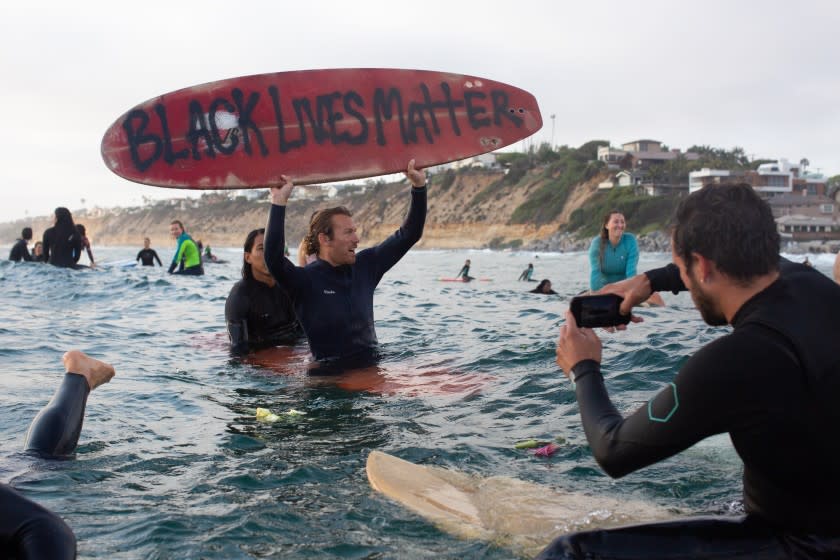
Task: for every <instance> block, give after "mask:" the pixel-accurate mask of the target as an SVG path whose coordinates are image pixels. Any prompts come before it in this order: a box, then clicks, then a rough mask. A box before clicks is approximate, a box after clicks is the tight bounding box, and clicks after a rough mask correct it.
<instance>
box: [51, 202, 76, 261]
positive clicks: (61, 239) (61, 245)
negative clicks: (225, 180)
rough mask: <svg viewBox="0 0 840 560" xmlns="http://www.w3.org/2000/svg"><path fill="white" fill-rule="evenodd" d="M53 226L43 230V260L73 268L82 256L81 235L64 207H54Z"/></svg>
mask: <svg viewBox="0 0 840 560" xmlns="http://www.w3.org/2000/svg"><path fill="white" fill-rule="evenodd" d="M53 224H54V225H53V226H52V227H50V228H47V229H46V230H45V231H44V238H43V241H44V261H46V262H48V263H50V264H52V265H55V266H62V267H66V268H75V267H76V263H77V262H79V257H81V256H82V236H81V235H79V232H78V230H77V229H76V224H74V223H73V215H72V214H70V210H68V209H67V208H64V207H61V206H60V207H58V208H56V209H55V218H54V221H53Z"/></svg>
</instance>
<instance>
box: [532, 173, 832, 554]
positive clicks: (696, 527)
mask: <svg viewBox="0 0 840 560" xmlns="http://www.w3.org/2000/svg"><path fill="white" fill-rule="evenodd" d="M674 222H675V224H676V225H675V227H674V231H673V237H672V251H673V255H672V256H673V261H674V264H670V265H668V266H666V267H664V268H661V269H657V270H652V271H648V272H646V273H645V274H640V275H638V276H635V277H633V278H630V279H628V280H625V281H623V282H619V283H617V284H615V285H613V286H607V287H605V289H604V290H602V292H611V293H616V294H618V295H621V296H623V297H624V301H623V303H622V309H621V311H622V312H623V313H625V314H629V313H630V311H631V309H632V307H633V306H634V305H638V304H639V303H641V302H643V301H644V300H645V299H647V298H648V297H649V296H650V294H651V293H653V292H655V291H664V290H670V291H673V292H677V291H681V290H685V289H688V290H689V291H690V292H691V297H692V299H693V301H694V303H695V305H696V306H697V308H698V310H699V311H700V314H701V316H702V317H703V319H704V320H705V321H706V323H708V324H709V325H712V326H716V325H726V324H729V325H731V326H732V331H731V332H730V333H728V334H725V335H724V336H722V337H720V338H718V339H717V340H714V341H712V342H711V343H709V344H707V345H705V346H704V347H703V348H701V349H700V350H699V351H698V352H697V353H696V354H694V355H693V356H692V357H691V358H689V359H688V361H686V362H685V363H684V365H683V366H682V367H681V368H680V371H679V373H677V375H676V376H675V377H674V379H673V381H672V382H671V383H668V385H667V386H665V387H664V388H663V389H662V390H661V391H660V392H659V393H657V394H656V395H655V396H653V398H651V399H650V400H649V401H648V402H647V403H646V404H644V405H643V406H642V407H640V408H639V409H638V410H636V411H635V412H633V413H631V414H630V415H629V416H627V417H622V415H621V413H620V412H618V410H616V408H615V407H614V406H613V404H612V402H611V400H610V397H609V394H608V393H607V387H606V385H607V383H605V380H604V378H603V376H602V374H601V368H600V362H601V342H600V340H599V338H598V336H597V335H596V334H595V332H594V331H592V330H591V329H585V328H578V327H577V325H576V324H575V320H574V317H573V316H572V314H571V313H568V312H567V313H566V324H565V325H564V326H563V327H561V330H560V338H559V340H558V342H557V364H558V365H559V366H560V368H562V370H563V372H564V373H565V374H566V376H567V377H570V378H571V379H573V380H574V388H575V394H576V396H577V401H578V405H579V408H580V415H581V421H582V423H583V428H584V432H585V433H586V439H587V441H588V442H589V446H590V448H591V449H592V454H593V455H594V457H595V459H596V460H597V462H598V464H599V465H600V466H601V467H602V468H603V469H604V471H605V472H606V473H607V474H609V475H610V476H612V477H621V476H624V475H626V474H628V473H631V472H634V471H636V470H639V469H642V468H644V467H646V466H648V465H651V464H654V463H657V462H659V461H661V460H663V459H666V458H667V457H670V456H672V455H675V454H677V453H679V452H681V451H683V450H685V449H687V448H689V447H691V446H692V445H694V444H695V443H697V442H699V441H700V440H702V439H705V438H707V437H709V436H711V435H714V434H721V433H729V437H730V439H731V441H732V444H733V446H734V448H735V451H736V452H737V453H738V456H739V457H740V458H741V460H742V461H743V462H744V474H743V488H744V490H743V493H744V510H745V512H746V515H744V516H733V517H704V518H688V519H682V520H677V521H668V522H661V523H652V524H644V525H634V526H626V527H619V528H614V529H605V530H595V531H585V532H580V533H573V534H570V535H564V536H562V537H559V538H557V539H555V540H554V541H553V542H552V543H551V544H550V545H549V546H548V547H547V548H546V549H544V550H543V551H542V553H541V554H540V555H539V556H538V558H539V559H541V560H549V559H560V558H602V559H617V558H621V559H624V560H630V559H635V558H639V559H641V558H645V559H664V558H683V559H687V558H716V559H726V558H739V559H741V558H750V559H792V558H797V559H805V558H840V477H838V475H837V474H838V472H840V446H838V445H837V441H836V440H835V439H834V429H835V428H836V427H837V426H838V425H840V407H838V406H837V403H838V401H840V358H838V354H837V351H836V347H835V346H834V344H832V343H831V342H829V341H836V340H840V321H838V319H837V318H838V317H840V286H837V284H836V283H834V282H832V281H831V279H829V278H828V277H827V276H825V275H823V274H822V273H820V272H818V271H815V270H814V269H813V268H812V267H808V266H804V265H802V264H799V263H792V262H790V261H787V260H786V259H781V260H780V258H779V234H778V231H777V229H776V223H775V221H774V219H773V214H772V212H771V210H770V207H769V206H768V205H767V203H766V202H764V201H763V200H761V199H760V198H759V197H758V195H757V194H756V193H755V191H754V190H753V188H752V187H751V186H749V185H746V184H743V183H742V184H737V185H709V186H707V187H704V188H703V189H701V190H699V191H697V192H695V193H693V194H691V195H689V196H688V197H686V198H685V199H684V200H683V201H682V202H681V203H680V205H679V207H678V208H677V211H676V217H675V220H674ZM634 319H635V321H639V320H640V319H639V318H634Z"/></svg>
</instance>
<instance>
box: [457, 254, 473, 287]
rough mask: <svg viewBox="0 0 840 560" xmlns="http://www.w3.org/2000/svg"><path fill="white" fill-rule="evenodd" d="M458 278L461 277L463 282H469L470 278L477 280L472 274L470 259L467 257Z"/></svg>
mask: <svg viewBox="0 0 840 560" xmlns="http://www.w3.org/2000/svg"><path fill="white" fill-rule="evenodd" d="M458 278H460V279H461V281H462V282H469V281H470V280H475V278H473V277H472V276H470V259H467V260H466V261H465V262H464V266H462V267H461V271H460V272H459V273H458Z"/></svg>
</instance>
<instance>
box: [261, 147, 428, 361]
mask: <svg viewBox="0 0 840 560" xmlns="http://www.w3.org/2000/svg"><path fill="white" fill-rule="evenodd" d="M405 175H406V177H407V178H408V180H409V182H410V183H411V205H410V206H409V209H408V215H407V217H406V219H405V222H403V224H402V226H401V227H400V228H399V229H398V230H397V231H396V232H395V233H393V234H392V235H391V236H390V237H388V238H387V239H386V240H385V241H383V242H382V243H380V244H379V245H376V246H374V247H371V248H369V249H365V250H364V251H360V252H359V253H358V254H356V248H357V246H358V245H359V236H358V235H357V234H356V225H355V224H354V223H353V218H352V217H351V214H350V212H349V211H348V210H347V209H346V208H343V207H337V208H328V209H326V210H321V211H320V212H318V213H317V214H316V215H315V216H313V217H312V219H311V220H310V223H309V233H308V234H307V246H308V247H310V248H311V249H312V252H313V253H317V255H318V259H317V260H316V261H315V262H313V263H311V264H309V265H307V266H306V267H305V268H300V267H297V266H295V265H294V263H292V261H290V260H289V259H288V258H286V257H285V256H284V254H283V253H284V248H285V241H286V238H285V232H284V227H285V218H286V203H287V202H288V200H289V195H290V194H291V192H292V188H293V184H292V181H291V180H290V179H289V178H288V177H285V176H283V180H284V181H285V182H284V184H283V185H281V186H280V187H272V189H271V203H272V204H271V209H270V211H269V218H268V225H267V226H266V233H265V262H266V264H267V265H268V270H269V272H270V273H271V275H272V276H274V278H275V279H276V280H277V283H278V284H280V286H281V287H283V288H284V289H286V291H288V293H289V296H290V297H291V298H292V301H294V304H295V311H296V312H297V316H298V319H299V320H300V322H301V324H302V325H303V330H304V331H305V332H306V337H307V338H308V339H309V348H310V350H311V351H312V355H313V356H314V357H315V360H317V361H318V362H319V363H320V364H321V365H322V366H325V365H326V364H327V363H330V362H332V365H335V366H336V372H338V371H340V370H341V369H343V368H349V367H363V366H367V365H370V364H371V363H374V362H375V360H376V346H377V339H376V330H375V329H374V324H373V292H374V290H375V289H376V285H377V284H378V283H379V281H380V280H381V279H382V276H383V275H384V274H385V273H386V272H387V271H388V270H389V269H390V268H391V267H392V266H394V265H395V264H397V262H398V261H399V260H400V259H401V258H402V257H403V255H405V254H406V253H407V252H408V250H409V249H410V248H411V247H412V246H413V245H414V244H415V243H417V241H419V240H420V237H421V236H422V235H423V226H424V224H425V222H426V174H425V173H424V172H423V171H422V170H420V169H415V167H414V160H411V161H410V162H409V163H408V168H407V169H406V171H405ZM339 359H340V360H341V362H340V364H339V363H336V360H339ZM319 373H327V371H326V370H322V371H319Z"/></svg>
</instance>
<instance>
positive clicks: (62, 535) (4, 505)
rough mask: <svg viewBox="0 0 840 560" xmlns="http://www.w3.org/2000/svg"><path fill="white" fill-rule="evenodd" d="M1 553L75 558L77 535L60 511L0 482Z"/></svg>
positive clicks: (32, 558)
mask: <svg viewBox="0 0 840 560" xmlns="http://www.w3.org/2000/svg"><path fill="white" fill-rule="evenodd" d="M0 557H2V558H16V559H18V560H24V559H25V560H42V559H49V560H72V559H73V558H75V557H76V537H75V536H73V531H72V530H70V527H68V526H67V524H66V523H65V522H64V521H62V519H61V518H60V517H58V516H57V515H56V514H54V513H52V512H51V511H49V510H48V509H46V508H44V507H43V506H40V505H38V504H36V503H35V502H33V501H31V500H29V499H27V498H25V497H23V496H22V495H21V494H19V493H18V492H17V491H15V490H14V489H13V488H12V487H11V486H8V485H6V484H0Z"/></svg>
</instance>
